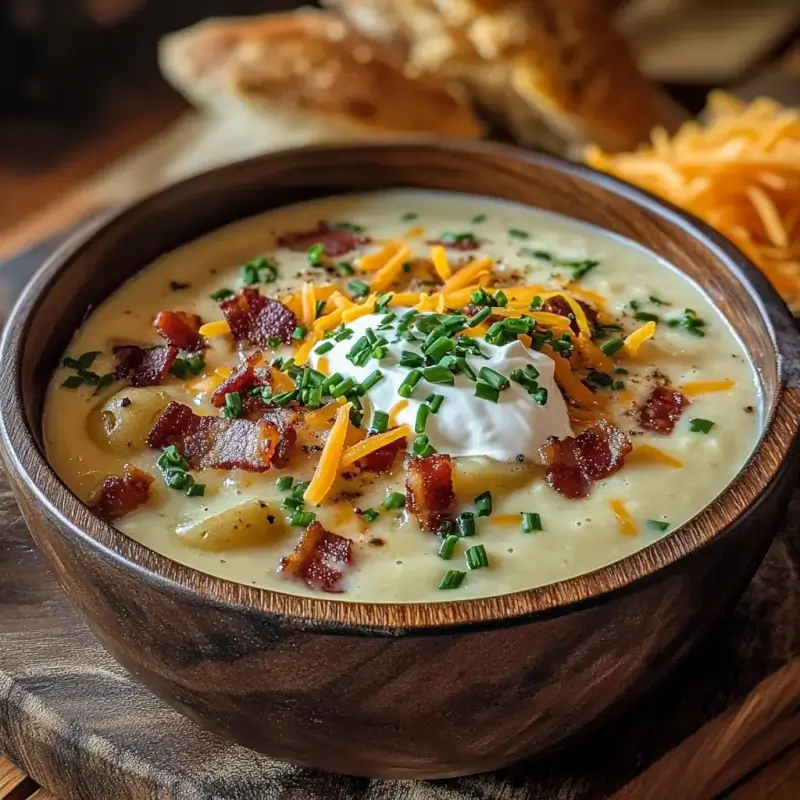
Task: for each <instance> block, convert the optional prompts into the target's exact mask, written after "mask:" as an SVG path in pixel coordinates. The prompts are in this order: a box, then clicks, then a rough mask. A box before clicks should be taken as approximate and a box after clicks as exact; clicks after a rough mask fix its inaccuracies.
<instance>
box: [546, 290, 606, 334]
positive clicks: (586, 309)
mask: <svg viewBox="0 0 800 800" xmlns="http://www.w3.org/2000/svg"><path fill="white" fill-rule="evenodd" d="M578 305H579V306H580V307H581V308H582V309H583V313H584V314H586V321H587V322H588V323H589V327H590V328H592V329H594V328H595V327H596V326H597V309H595V308H593V307H592V306H590V305H589V304H588V303H584V302H583V300H578ZM542 311H547V312H548V313H549V314H558V316H559V317H567V318H568V319H569V320H570V323H569V326H570V328H572V330H573V331H575V333H580V328H579V327H578V321H577V320H576V319H575V315H574V314H573V313H572V309H571V308H570V305H569V303H568V302H567V301H566V300H565V299H564V298H563V297H558V296H556V297H550V298H548V299H547V300H545V301H544V303H542Z"/></svg>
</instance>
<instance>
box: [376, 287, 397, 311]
mask: <svg viewBox="0 0 800 800" xmlns="http://www.w3.org/2000/svg"><path fill="white" fill-rule="evenodd" d="M392 297H394V295H393V294H392V293H391V292H387V293H386V294H384V295H381V298H380V300H378V302H377V303H375V313H376V314H380V313H382V312H383V311H386V306H388V305H389V303H391V301H392Z"/></svg>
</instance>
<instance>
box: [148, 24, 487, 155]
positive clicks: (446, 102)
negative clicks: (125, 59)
mask: <svg viewBox="0 0 800 800" xmlns="http://www.w3.org/2000/svg"><path fill="white" fill-rule="evenodd" d="M160 64H161V69H162V72H163V74H164V76H165V77H166V78H167V80H169V81H170V82H171V83H172V85H173V86H175V87H176V88H177V89H178V90H179V91H180V92H182V93H183V94H184V95H185V96H186V97H187V98H189V99H190V100H191V101H192V102H193V103H195V104H197V105H199V106H201V107H205V108H207V109H209V110H211V111H212V112H213V113H215V114H217V115H224V116H229V115H245V116H247V117H248V118H249V120H250V121H251V122H253V123H254V124H256V128H255V129H254V135H259V136H264V137H267V138H271V139H274V142H268V143H267V145H268V146H274V147H283V146H290V145H296V144H306V143H310V142H314V141H332V140H348V139H363V138H370V137H374V136H381V135H386V134H393V133H394V134H397V133H431V134H442V135H449V136H457V137H466V138H476V137H479V136H480V135H481V133H482V126H481V124H480V123H479V122H478V120H477V119H476V117H475V116H474V114H473V113H472V110H471V108H470V105H469V102H468V101H467V100H466V98H465V94H464V91H463V89H461V88H460V87H459V86H457V85H451V84H448V83H447V82H446V81H444V80H441V79H439V78H436V77H431V76H419V75H413V74H407V72H406V71H405V64H404V58H403V55H402V53H401V52H398V51H396V50H395V49H394V48H393V47H392V46H388V45H384V44H380V43H376V42H375V41H373V40H371V39H368V38H367V37H366V36H365V35H364V34H362V33H360V32H358V31H357V30H356V29H355V28H354V27H352V26H351V25H349V24H348V23H346V22H345V21H344V20H342V19H341V18H339V17H337V16H335V15H334V14H332V13H329V12H324V11H318V10H315V9H302V10H299V11H296V12H291V13H286V14H272V15H267V16H263V17H255V18H239V19H218V20H208V21H205V22H202V23H200V24H198V25H195V26H193V27H191V28H188V29H186V30H183V31H179V32H177V33H174V34H171V35H170V36H167V37H166V38H165V39H164V40H163V41H162V44H161V49H160ZM255 120H258V123H255Z"/></svg>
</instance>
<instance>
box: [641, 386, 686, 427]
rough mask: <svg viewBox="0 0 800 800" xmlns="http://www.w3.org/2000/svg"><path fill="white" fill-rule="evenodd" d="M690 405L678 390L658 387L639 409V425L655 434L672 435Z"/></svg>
mask: <svg viewBox="0 0 800 800" xmlns="http://www.w3.org/2000/svg"><path fill="white" fill-rule="evenodd" d="M688 405H689V399H688V398H686V397H684V396H683V394H681V392H679V391H678V390H677V389H670V388H669V387H668V386H656V388H655V389H653V391H652V392H651V393H650V397H648V398H647V400H645V402H644V405H642V407H641V408H640V409H639V424H640V425H641V426H642V427H643V428H647V430H649V431H653V432H654V433H660V434H663V435H666V434H668V433H672V431H673V429H674V427H675V423H676V422H677V421H678V419H679V418H680V416H681V414H682V413H683V409H684V408H686V406H688Z"/></svg>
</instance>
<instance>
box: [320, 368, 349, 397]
mask: <svg viewBox="0 0 800 800" xmlns="http://www.w3.org/2000/svg"><path fill="white" fill-rule="evenodd" d="M343 380H344V375H342V373H341V372H334V373H333V375H329V376H328V377H327V378H325V380H324V381H322V393H323V394H329V393H330V390H331V387H333V386H336V384H338V383H341V382H342V381H343Z"/></svg>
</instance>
